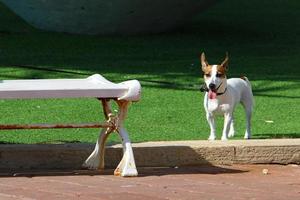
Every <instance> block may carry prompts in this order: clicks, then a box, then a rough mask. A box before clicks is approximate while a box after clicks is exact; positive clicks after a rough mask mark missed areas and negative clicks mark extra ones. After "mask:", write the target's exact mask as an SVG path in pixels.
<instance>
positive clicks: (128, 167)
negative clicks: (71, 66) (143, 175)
mask: <svg viewBox="0 0 300 200" xmlns="http://www.w3.org/2000/svg"><path fill="white" fill-rule="evenodd" d="M68 80H70V81H72V83H77V82H76V81H77V80H78V82H79V83H80V84H79V85H81V84H82V85H83V86H82V87H83V88H78V86H77V87H76V88H75V87H74V88H72V86H71V87H67V88H64V86H62V87H61V88H60V87H58V88H51V87H50V90H49V87H48V86H49V84H51V83H54V82H55V81H56V80H55V79H41V80H21V81H23V82H22V83H24V84H25V86H26V84H27V83H28V86H29V87H30V85H31V86H32V85H35V83H37V84H38V83H42V84H44V85H45V88H47V90H49V93H50V94H49V93H47V90H46V89H45V90H43V86H40V88H38V89H31V88H23V85H22V87H20V89H18V84H20V82H18V81H20V80H16V81H14V80H8V81H0V99H19V98H20V99H28V98H70V97H95V98H97V99H98V100H100V101H101V103H102V107H103V113H104V116H105V119H106V121H105V122H104V123H101V124H80V125H76V124H75V125H74V124H55V125H48V124H32V125H18V124H13V125H0V129H48V128H102V130H101V131H100V135H99V137H98V139H97V142H96V145H95V149H94V151H93V152H92V153H91V154H90V156H89V157H88V158H87V159H86V160H85V162H84V163H83V165H82V167H83V168H86V169H92V170H101V169H104V154H105V142H106V140H107V138H108V136H109V134H110V133H112V132H117V133H118V134H119V136H120V138H121V140H122V146H123V157H122V160H121V161H120V163H119V165H118V166H117V168H116V169H115V171H114V174H115V175H117V176H137V175H138V172H137V169H136V165H135V160H134V155H133V151H132V147H131V142H130V139H129V136H128V133H127V131H126V129H125V128H124V120H125V118H126V116H127V112H128V107H129V105H130V103H131V102H135V101H138V100H139V99H140V94H141V86H140V84H139V82H138V81H137V80H130V81H125V82H122V83H119V84H115V83H112V82H110V81H108V80H106V79H105V78H104V77H102V76H101V75H99V74H95V75H93V76H90V77H88V78H87V79H57V83H59V81H61V82H62V83H68ZM35 81H36V82H35ZM39 81H41V82H39ZM85 83H86V84H87V88H88V89H85V88H84V84H85ZM1 84H2V85H1ZM93 84H95V87H94V85H93ZM62 85H63V84H62ZM14 86H15V87H14ZM110 86H113V88H112V89H111V90H114V88H115V90H118V93H115V94H112V93H111V92H109V88H110ZM34 87H35V86H34ZM56 87H57V86H56ZM60 90H62V91H60ZM84 90H85V91H84ZM89 91H91V92H89ZM80 92H83V93H82V94H83V95H82V96H81V94H80ZM106 93H109V94H110V96H106V95H105V94H106ZM111 101H115V102H116V103H117V105H118V111H117V113H114V112H113V110H112V108H111Z"/></svg>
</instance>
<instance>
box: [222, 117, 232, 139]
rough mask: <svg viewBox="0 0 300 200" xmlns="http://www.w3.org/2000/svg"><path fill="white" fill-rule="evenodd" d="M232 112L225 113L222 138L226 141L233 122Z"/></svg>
mask: <svg viewBox="0 0 300 200" xmlns="http://www.w3.org/2000/svg"><path fill="white" fill-rule="evenodd" d="M232 118H233V117H232V113H225V114H224V127H223V133H222V138H221V139H222V140H223V141H226V140H227V137H228V133H229V130H230V125H231V122H232Z"/></svg>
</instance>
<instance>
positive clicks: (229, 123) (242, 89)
mask: <svg viewBox="0 0 300 200" xmlns="http://www.w3.org/2000/svg"><path fill="white" fill-rule="evenodd" d="M201 65H202V71H203V72H204V80H205V84H204V89H203V90H205V91H206V93H205V96H204V108H205V111H206V118H207V121H208V123H209V126H210V136H209V138H208V139H209V140H215V139H216V126H215V115H216V114H224V128H223V132H222V140H227V138H228V137H232V136H234V125H233V124H234V122H233V111H234V108H235V106H236V105H237V104H238V103H239V102H240V103H241V104H242V105H243V107H244V109H245V112H246V132H245V136H244V138H245V139H250V137H251V114H252V108H253V94H252V90H251V85H250V82H249V80H248V79H247V77H242V78H231V79H227V78H226V72H227V69H228V54H227V55H226V58H225V60H224V61H223V62H222V64H220V65H209V64H208V62H207V60H206V58H205V54H204V53H202V54H201Z"/></svg>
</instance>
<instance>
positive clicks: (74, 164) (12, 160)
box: [0, 141, 247, 178]
mask: <svg viewBox="0 0 300 200" xmlns="http://www.w3.org/2000/svg"><path fill="white" fill-rule="evenodd" d="M145 144H146V143H145ZM17 146H18V145H17ZM20 146H21V145H20ZM30 146H31V145H24V147H23V150H22V147H20V149H19V150H18V151H13V152H10V151H9V152H8V153H5V151H3V152H2V155H3V156H2V157H1V163H2V166H0V178H1V177H35V176H81V175H85V176H102V175H112V174H113V171H114V169H115V168H116V167H117V165H118V164H119V162H120V160H121V159H122V156H123V151H122V148H121V146H119V145H118V146H112V147H110V146H107V148H106V151H105V170H86V169H82V168H81V164H82V163H83V162H84V160H85V159H86V158H87V157H88V155H89V154H90V151H92V148H91V146H90V145H84V146H82V145H77V144H74V145H73V144H67V145H51V144H45V145H44V144H39V145H35V146H33V147H34V148H32V147H30ZM71 146H72V147H71ZM11 148H12V147H11ZM54 148H58V149H59V150H57V151H53V152H52V151H49V149H52V150H53V149H54ZM26 149H27V150H26ZM29 149H31V150H30V156H28V151H29ZM133 152H134V157H135V161H136V166H137V169H138V171H139V177H145V176H164V175H176V174H235V173H245V172H247V171H246V170H240V169H236V168H235V167H234V166H230V164H231V163H233V159H234V152H233V150H232V147H230V146H228V147H222V148H218V147H209V148H208V147H203V148H200V147H197V148H195V149H194V148H192V147H190V146H188V145H184V144H183V145H180V141H178V143H176V144H175V143H174V144H171V145H170V144H168V145H164V143H163V142H162V143H161V144H159V145H157V144H146V145H144V144H142V145H139V144H134V145H133ZM24 153H25V154H26V155H27V156H26V157H24V156H25V154H24ZM6 154H9V155H10V156H8V155H6ZM12 154H13V155H12ZM58 156H59V157H58ZM21 157H22V159H20V158H21ZM62 158H63V159H62ZM4 163H6V164H5V165H3V164H4ZM215 163H217V164H215ZM221 164H222V165H221ZM9 167H10V168H9Z"/></svg>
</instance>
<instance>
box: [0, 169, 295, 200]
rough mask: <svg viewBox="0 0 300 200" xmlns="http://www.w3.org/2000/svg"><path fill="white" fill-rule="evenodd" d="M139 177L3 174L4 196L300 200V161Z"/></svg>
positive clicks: (28, 199) (1, 199) (0, 194)
mask: <svg viewBox="0 0 300 200" xmlns="http://www.w3.org/2000/svg"><path fill="white" fill-rule="evenodd" d="M139 172H140V175H139V177H134V178H121V177H115V176H112V175H111V174H112V171H111V170H106V171H104V172H102V173H101V174H99V173H95V172H88V171H42V172H32V171H31V172H18V173H16V172H14V173H11V174H8V173H7V172H3V173H1V174H0V175H1V177H0V200H15V199H22V200H35V199H38V200H40V199H41V200H55V199H64V200H69V199H72V200H73V199H88V200H94V199H95V200H111V199H118V200H123V199H124V200H125V199H130V200H138V199H141V200H156V199H157V200H162V199H170V200H179V199H187V200H194V199H195V200H199V199H210V200H213V199H222V200H227V199H230V200H235V199H236V200H239V199H252V200H254V199H263V200H268V199H270V200H276V199H291V200H292V199H294V200H296V199H300V166H299V165H287V166H283V165H232V166H197V167H175V168H139Z"/></svg>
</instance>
